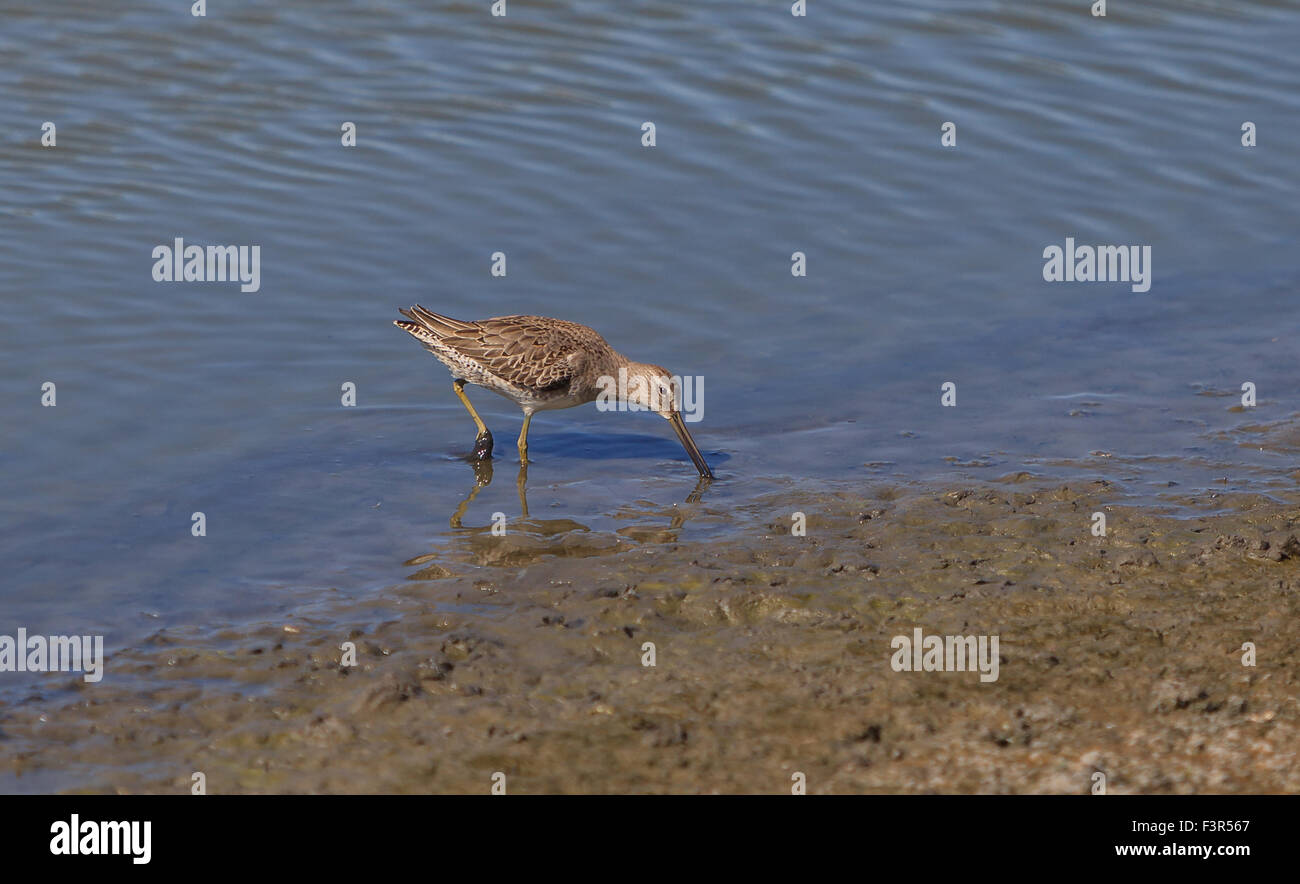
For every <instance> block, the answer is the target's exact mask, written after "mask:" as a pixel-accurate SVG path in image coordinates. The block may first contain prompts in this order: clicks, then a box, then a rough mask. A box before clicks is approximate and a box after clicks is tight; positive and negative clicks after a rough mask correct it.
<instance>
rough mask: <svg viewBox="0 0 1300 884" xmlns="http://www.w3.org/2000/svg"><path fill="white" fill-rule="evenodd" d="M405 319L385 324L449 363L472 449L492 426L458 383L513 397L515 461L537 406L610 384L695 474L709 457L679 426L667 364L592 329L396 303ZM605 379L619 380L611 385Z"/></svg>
mask: <svg viewBox="0 0 1300 884" xmlns="http://www.w3.org/2000/svg"><path fill="white" fill-rule="evenodd" d="M397 312H399V313H401V314H402V315H403V316H405V317H406V319H404V320H403V319H395V320H393V325H395V326H397V327H398V328H400V329H402V330H403V331H407V332H410V334H411V335H412V336H413V337H414V338H415V339H416V340H417V341H419V342H420V343H421V344H422V345H424V349H426V350H428V351H429V352H430V353H432V354H433V355H434V356H436V357H437V358H438V361H439V362H441V363H442V364H443V365H445V366H447V368H448V369H449V370H450V371H451V376H452V385H451V386H452V390H454V391H455V393H456V396H457V398H459V399H460V401H461V404H462V405H464V406H465V409H466V410H467V411H468V412H469V416H470V417H472V418H474V425H475V426H476V427H478V436H477V438H476V439H475V441H474V455H475V457H477V458H478V459H480V460H486V459H488V458H490V457H491V456H492V433H491V432H490V431H489V430H488V428H487V425H486V424H484V423H483V419H482V418H480V417H479V416H478V412H477V411H475V410H474V406H473V405H471V404H470V401H469V397H468V396H466V395H465V385H466V384H474V385H475V386H479V387H485V388H487V389H489V390H491V391H492V392H493V393H499V394H500V395H502V396H504V397H506V398H507V399H509V400H511V401H512V402H514V403H515V404H516V405H518V406H519V408H520V409H521V410H522V411H523V413H524V426H523V429H521V430H520V431H519V463H520V464H521V465H523V466H526V465H527V464H528V424H529V423H530V422H531V421H532V419H533V415H534V414H536V413H537V412H539V411H549V410H551V409H555V408H572V407H573V406H575V405H582V404H584V403H587V402H592V401H595V400H596V399H597V398H599V397H600V396H602V394H607V393H609V392H610V391H611V388H613V393H614V395H615V396H616V397H617V398H618V399H619V400H620V401H623V402H628V403H632V404H634V405H637V406H641V407H643V408H646V409H648V410H651V411H654V412H655V413H657V414H658V415H659V416H660V417H662V418H665V419H666V420H667V421H668V422H669V423H670V424H672V428H673V430H674V431H676V433H677V438H678V439H680V440H681V443H682V447H683V448H685V449H686V453H687V454H688V455H689V456H690V458H691V461H692V462H693V463H694V464H695V468H696V469H697V470H699V471H700V476H701V478H705V479H712V478H713V473H712V471H710V470H709V465H708V464H707V463H706V462H705V461H704V456H703V455H701V454H700V449H699V448H697V447H696V445H695V440H694V439H692V438H691V434H690V433H689V432H688V431H687V429H686V423H685V422H684V421H683V420H682V415H681V412H680V411H679V410H678V407H677V397H676V395H675V393H676V390H675V389H674V387H673V376H672V375H670V374H669V373H668V371H667V369H664V368H661V367H660V366H658V365H649V364H647V363H644V362H633V361H632V360H630V359H628V358H627V357H626V356H623V355H622V354H621V353H618V352H617V351H615V350H614V348H613V347H611V346H610V345H609V344H607V343H605V339H604V338H602V337H601V336H600V335H599V334H598V333H597V332H596V331H595V330H594V329H590V328H588V327H587V326H585V325H579V324H578V323H576V322H566V321H565V320H563V319H550V318H548V317H545V316H498V317H496V318H494V319H480V320H477V321H474V322H465V321H462V320H459V319H452V318H451V317H450V316H442V315H440V314H438V313H434V312H433V311H432V310H425V309H424V308H423V307H421V306H419V305H416V306H414V307H412V308H411V309H410V310H402V309H400V308H399V309H398V311H397ZM613 379H619V380H620V381H625V382H624V383H615V384H612V385H611V381H613Z"/></svg>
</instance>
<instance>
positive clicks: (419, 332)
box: [393, 304, 472, 344]
mask: <svg viewBox="0 0 1300 884" xmlns="http://www.w3.org/2000/svg"><path fill="white" fill-rule="evenodd" d="M397 312H398V313H400V314H402V315H403V316H405V317H406V320H410V321H409V322H408V321H406V320H402V319H394V320H393V325H395V326H397V327H398V328H400V329H402V330H403V331H405V332H409V333H410V334H411V335H412V336H413V337H414V338H416V339H417V340H419V341H420V342H422V343H425V344H437V343H439V342H441V341H442V339H443V338H444V337H447V336H448V335H454V334H456V333H457V332H461V331H465V330H467V329H469V328H471V327H472V323H469V322H461V321H460V320H459V319H452V318H451V317H450V316H443V315H442V314H440V313H434V312H433V311H432V310H425V309H424V308H423V307H421V306H420V305H419V304H416V305H415V306H414V307H412V308H411V309H410V310H403V309H401V308H400V307H399V308H398V309H397Z"/></svg>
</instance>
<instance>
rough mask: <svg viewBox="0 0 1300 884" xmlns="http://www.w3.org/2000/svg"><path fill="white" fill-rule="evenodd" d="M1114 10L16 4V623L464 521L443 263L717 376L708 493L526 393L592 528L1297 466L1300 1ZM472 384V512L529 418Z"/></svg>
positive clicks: (217, 597)
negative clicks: (1065, 482) (426, 317)
mask: <svg viewBox="0 0 1300 884" xmlns="http://www.w3.org/2000/svg"><path fill="white" fill-rule="evenodd" d="M1088 5H1089V4H1087V3H1081V2H1077V0H1068V2H1067V0H1059V2H1057V0H1054V2H1041V3H1034V4H1027V3H999V2H978V0H972V2H962V3H957V2H951V0H950V2H937V0H931V2H919V3H918V2H909V3H906V4H883V3H881V4H861V3H849V2H840V0H814V2H812V3H811V4H810V7H811V9H810V13H809V15H808V16H807V17H806V18H795V17H792V16H791V15H790V14H789V4H788V3H783V2H774V3H763V4H754V3H739V2H736V3H707V4H705V3H682V2H663V0H658V2H654V3H642V2H633V3H618V4H615V3H597V2H581V3H564V2H529V3H512V4H510V5H509V10H510V12H509V15H508V16H507V17H506V18H504V19H499V18H493V17H492V16H491V15H490V14H488V12H487V8H488V4H487V3H485V2H474V3H446V4H437V5H436V6H435V7H434V8H425V7H421V6H418V5H417V4H405V3H397V2H376V3H366V4H357V3H345V2H320V0H313V2H305V0H281V2H266V3H250V4H239V5H236V4H209V9H208V15H207V17H206V18H203V19H198V18H194V17H192V16H191V15H190V14H189V11H188V4H186V3H175V2H161V0H157V2H143V0H142V2H135V3H132V4H98V3H59V4H51V3H47V2H0V22H2V23H3V26H2V27H0V58H3V59H4V62H3V64H0V291H2V292H3V298H0V478H2V482H3V486H2V487H3V492H2V493H0V633H8V634H12V632H13V630H14V629H15V628H16V627H17V626H19V625H22V626H26V627H27V628H28V629H29V630H32V631H47V632H58V633H81V632H93V633H103V634H105V635H106V643H107V644H108V645H109V646H110V647H121V646H124V645H129V644H132V643H134V642H138V641H139V640H140V639H141V638H142V637H144V636H146V635H148V634H150V633H152V632H153V631H156V630H158V629H165V628H173V627H182V626H188V625H194V624H215V623H239V622H246V621H250V620H254V619H259V618H268V617H287V616H290V615H292V614H293V613H294V612H295V611H301V610H302V609H303V608H304V606H312V605H314V606H319V605H322V604H326V603H327V602H328V601H329V599H331V598H334V597H337V596H338V595H340V594H342V595H345V596H349V597H356V596H364V595H366V594H368V593H374V592H377V591H381V590H382V588H383V587H385V586H389V585H392V584H394V583H396V582H398V581H401V580H403V579H405V578H406V577H407V576H408V575H409V574H410V573H411V572H412V571H413V570H414V569H413V568H412V567H410V566H408V565H406V564H404V563H405V562H407V561H408V560H410V559H412V558H414V557H416V556H420V555H428V554H435V555H436V554H437V553H438V551H439V550H440V549H444V548H446V546H447V544H448V543H449V542H450V540H451V538H453V537H454V535H455V533H456V532H455V531H453V529H451V528H450V526H449V518H450V516H451V515H452V513H453V512H454V511H455V509H456V507H457V505H458V504H459V503H460V502H461V501H462V500H463V499H464V498H465V497H466V495H467V494H468V493H469V492H470V490H471V489H472V488H473V487H474V474H473V471H472V470H471V468H470V466H469V465H468V464H466V463H465V462H464V461H463V460H461V459H460V458H461V456H462V455H464V454H465V453H466V452H467V451H468V450H469V449H470V447H471V446H472V443H473V435H474V431H473V425H472V424H471V423H470V422H469V420H468V419H467V417H466V415H465V414H464V411H463V409H462V408H461V406H460V404H459V403H458V402H457V401H456V399H455V397H454V396H453V395H452V393H451V389H450V379H449V377H448V376H447V374H446V372H445V371H444V370H443V369H442V368H441V366H439V365H438V364H437V363H436V362H434V360H432V359H431V358H430V357H429V356H428V355H427V354H426V353H424V351H422V350H421V349H420V348H419V347H418V346H417V345H416V343H415V342H414V341H412V340H410V339H409V338H408V337H407V336H406V335H405V334H404V333H402V332H400V331H399V330H397V329H395V328H394V327H393V326H392V325H391V320H392V319H394V318H396V317H397V313H396V309H397V308H398V307H403V306H408V305H410V304H414V303H421V304H424V305H425V306H427V307H430V308H432V309H435V310H439V311H441V312H445V313H448V314H450V315H452V316H457V317H461V318H478V317H485V316H495V315H503V314H511V313H540V314H544V315H552V316H559V317H562V318H566V319H572V320H576V321H579V322H584V323H587V324H589V325H591V326H593V327H595V328H596V329H598V330H599V331H601V332H602V333H603V334H604V335H605V336H606V337H607V339H608V340H609V341H610V343H611V344H612V345H613V346H614V347H616V348H618V349H620V350H622V351H624V352H625V353H627V354H628V355H629V356H631V357H632V358H634V359H640V360H644V361H652V362H656V363H660V364H663V365H665V366H667V367H669V368H670V369H671V370H672V371H674V372H677V373H681V374H689V375H699V376H702V377H703V378H704V379H705V411H704V415H705V416H704V420H703V421H702V422H701V423H698V424H694V425H692V429H693V432H694V433H695V436H696V439H697V441H698V442H699V443H700V446H701V447H702V448H703V449H704V451H705V453H706V456H707V457H708V458H709V460H710V462H711V463H713V464H714V466H715V470H716V471H717V473H718V475H719V481H718V482H717V483H715V484H714V485H713V486H712V487H710V488H708V489H706V490H705V491H704V493H703V497H702V500H701V502H700V503H699V504H689V505H688V504H685V503H684V501H685V500H686V498H687V496H688V495H689V494H690V493H691V491H692V490H693V488H694V486H695V478H694V471H693V470H692V468H691V466H690V464H689V462H688V461H687V460H686V459H685V456H684V454H682V452H681V451H680V448H679V447H678V446H677V443H676V442H675V440H674V439H673V437H672V435H671V433H670V431H669V430H668V428H667V427H666V426H665V425H664V424H663V422H662V421H660V420H658V419H656V418H654V417H652V416H647V415H623V414H602V413H599V412H597V411H596V410H595V408H594V406H588V407H585V408H582V409H575V410H571V411H567V412H552V413H545V414H543V415H541V416H539V418H538V419H537V420H536V421H534V423H533V430H532V435H531V446H532V454H533V456H534V458H535V460H536V463H535V464H534V465H533V466H532V467H531V468H530V472H529V477H528V493H529V497H528V503H529V506H530V509H531V511H532V516H533V517H539V516H541V517H545V518H550V519H571V520H574V521H575V522H577V523H579V524H581V525H583V526H585V527H588V528H590V529H591V530H592V531H598V532H599V531H604V532H613V531H615V530H616V529H617V528H618V527H623V526H625V525H626V523H627V519H626V518H624V516H625V515H626V509H627V508H628V507H634V508H635V507H644V508H647V509H648V510H653V509H654V508H655V507H659V508H663V507H671V506H672V505H673V504H682V505H683V506H696V507H703V508H704V510H705V511H706V512H707V513H708V517H707V518H697V519H695V520H690V519H688V520H687V521H686V522H685V524H684V525H683V526H681V529H680V536H682V537H684V538H689V537H691V536H719V537H725V536H727V535H728V533H736V532H746V531H751V530H752V529H753V525H752V524H750V522H749V521H748V520H747V518H746V517H744V516H742V515H741V514H740V513H741V508H742V507H743V506H744V504H745V503H746V502H747V501H750V500H752V499H754V498H755V497H757V496H758V495H761V494H767V493H770V492H772V491H774V490H781V489H788V490H789V491H790V493H791V494H792V495H794V496H796V497H797V495H798V494H800V493H804V492H812V491H815V490H817V489H819V488H821V487H824V486H827V485H828V484H831V483H840V484H844V483H848V484H849V486H850V487H852V484H853V483H855V482H861V483H864V484H865V483H875V482H881V481H889V482H896V481H936V482H957V481H966V480H969V479H991V478H996V477H998V476H1002V475H1005V474H1007V473H1013V472H1016V471H1020V470H1025V471H1028V472H1031V473H1033V474H1035V475H1041V476H1043V477H1046V478H1047V479H1056V478H1062V479H1072V478H1074V477H1090V476H1094V475H1105V476H1107V477H1108V478H1111V479H1115V480H1122V491H1123V493H1125V494H1129V495H1132V496H1135V497H1144V496H1146V497H1150V498H1151V499H1158V498H1159V496H1160V495H1161V494H1164V493H1166V491H1165V489H1168V488H1170V487H1173V486H1170V484H1169V483H1171V482H1177V483H1178V485H1177V486H1176V487H1177V488H1178V489H1179V492H1180V493H1191V492H1194V491H1195V490H1196V489H1198V488H1204V487H1209V486H1210V485H1211V484H1212V483H1217V484H1214V487H1216V488H1218V489H1219V490H1225V489H1229V490H1230V489H1243V490H1257V491H1262V492H1265V493H1269V492H1270V491H1273V490H1278V489H1288V490H1289V489H1292V488H1294V486H1295V482H1296V480H1295V478H1293V477H1291V476H1290V474H1291V473H1292V472H1293V471H1294V470H1295V468H1296V455H1297V448H1300V437H1298V436H1297V433H1296V432H1295V430H1294V429H1293V428H1294V427H1295V425H1296V420H1297V413H1298V412H1300V402H1298V394H1297V390H1300V361H1298V360H1297V359H1296V358H1295V355H1296V354H1295V340H1296V335H1295V326H1296V317H1297V312H1296V310H1295V309H1294V298H1295V293H1296V290H1297V283H1300V272H1297V269H1296V264H1295V260H1294V253H1293V250H1294V242H1295V239H1296V234H1297V216H1296V205H1297V188H1296V182H1297V169H1298V168H1300V165H1298V164H1297V152H1296V145H1297V144H1300V92H1298V91H1297V89H1296V88H1295V86H1296V83H1297V82H1300V56H1297V53H1296V52H1295V49H1294V42H1295V39H1294V38H1295V35H1296V34H1297V33H1298V31H1297V24H1300V16H1298V15H1297V9H1296V7H1295V6H1294V4H1290V3H1280V2H1278V3H1250V2H1232V3H1229V2H1199V3H1196V4H1188V3H1185V2H1174V0H1167V2H1154V3H1143V4H1141V5H1140V6H1139V5H1137V4H1122V3H1112V4H1110V6H1111V10H1110V14H1109V15H1108V16H1107V17H1106V18H1105V19H1097V18H1093V17H1092V16H1091V15H1089V13H1088ZM47 120H48V121H52V122H54V123H55V124H56V126H57V145H56V146H55V147H53V148H47V147H42V146H41V144H40V137H41V124H42V123H43V122H45V121H47ZM1247 120H1249V121H1251V122H1253V123H1255V124H1256V126H1257V128H1258V146H1257V147H1254V148H1246V147H1243V146H1242V144H1241V125H1242V123H1243V121H1247ZM344 121H352V122H355V123H356V125H357V132H358V142H357V146H356V147H355V148H345V147H343V146H342V145H341V144H340V127H341V125H342V124H343V122H344ZM646 121H652V122H654V123H655V124H656V139H657V142H656V145H655V146H654V147H653V148H650V147H643V146H642V144H641V137H642V123H643V122H646ZM945 121H952V122H955V123H956V126H957V146H956V147H954V148H947V147H943V146H941V144H940V127H941V125H942V124H943V123H944V122H945ZM1067 236H1073V237H1075V238H1076V239H1077V240H1078V241H1079V242H1081V243H1082V242H1086V243H1092V244H1116V245H1128V244H1140V245H1149V246H1151V248H1152V254H1153V271H1154V275H1153V284H1152V287H1151V290H1150V291H1148V292H1146V293H1135V292H1133V291H1131V289H1130V286H1129V285H1127V284H1121V283H1092V284H1085V283H1077V284H1062V283H1047V282H1044V281H1043V275H1042V269H1043V258H1042V252H1043V249H1044V247H1046V246H1048V245H1051V244H1061V243H1063V241H1064V239H1065V238H1066V237H1067ZM176 237H183V238H184V239H185V240H186V241H187V242H190V243H197V244H205V245H206V244H236V245H259V246H260V247H261V256H262V261H261V276H262V279H261V288H260V290H259V291H257V292H241V291H240V290H239V287H238V285H237V284H232V283H159V282H154V281H153V279H152V278H151V268H152V266H153V259H152V258H151V253H152V250H153V248H154V246H156V245H159V244H170V243H171V242H172V240H173V239H174V238H176ZM497 251H501V252H504V253H505V254H506V255H507V261H508V264H507V267H508V274H507V276H506V277H504V278H494V277H493V276H492V275H491V274H490V272H489V271H490V267H491V256H492V254H493V253H494V252H497ZM795 251H802V252H804V253H805V254H806V255H807V267H808V275H807V276H806V277H805V278H796V277H794V276H792V275H791V272H790V268H791V254H792V253H793V252H795ZM47 381H48V382H53V383H55V384H56V385H57V397H58V398H57V406H55V407H52V408H48V407H42V406H41V404H40V398H41V386H42V384H43V383H45V382H47ZM349 381H350V382H352V383H354V384H355V385H356V388H357V391H358V392H357V395H358V404H357V406H356V407H354V408H345V407H343V406H342V405H341V403H340V396H341V392H340V388H341V385H342V384H344V383H345V382H349ZM949 381H951V382H953V383H954V384H956V389H957V406H956V407H955V408H945V407H942V406H941V405H940V386H941V384H943V383H944V382H949ZM1244 382H1251V383H1254V384H1255V385H1256V387H1257V390H1258V403H1259V404H1258V405H1257V406H1256V407H1255V408H1254V409H1252V410H1248V411H1242V410H1240V409H1238V410H1232V409H1233V406H1236V405H1238V404H1239V402H1238V400H1239V397H1240V395H1241V393H1240V389H1241V385H1242V383H1244ZM471 397H472V398H474V399H475V401H476V402H477V403H478V405H479V408H480V410H481V412H482V413H483V414H484V417H485V418H486V419H487V421H488V423H489V425H490V426H492V427H493V429H494V431H495V433H496V436H497V441H498V451H499V452H500V453H501V454H502V459H501V460H499V461H498V462H497V464H496V468H495V478H494V481H493V483H492V484H491V485H489V486H488V487H487V488H485V489H483V490H482V492H481V493H480V495H479V496H478V497H476V498H475V500H474V502H473V503H472V504H471V506H470V507H469V508H468V511H467V513H466V516H465V524H466V525H478V526H481V525H485V524H487V523H489V522H490V520H491V515H492V513H493V512H496V511H503V512H505V513H507V515H508V516H510V517H511V518H516V517H517V516H518V515H519V505H518V501H517V495H516V490H515V477H514V470H515V465H514V463H513V457H514V452H513V446H512V445H511V444H510V442H511V441H512V440H513V439H514V435H515V433H516V432H517V427H518V421H519V414H518V412H517V410H515V409H514V408H513V406H511V405H510V404H509V403H508V402H506V401H505V400H503V399H499V398H497V397H494V396H490V395H489V394H486V393H484V392H482V391H479V392H478V393H475V392H473V391H472V390H471ZM1256 443H1258V444H1256ZM1225 480H1226V481H1225ZM194 512H203V513H204V514H205V516H206V519H207V536H206V537H202V538H196V537H192V536H191V533H190V526H191V515H192V513H194ZM732 514H735V515H732ZM651 521H653V519H651ZM6 678H7V677H6ZM5 683H12V679H11V680H10V682H0V689H2V688H3V685H4V684H5Z"/></svg>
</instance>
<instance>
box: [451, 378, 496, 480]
mask: <svg viewBox="0 0 1300 884" xmlns="http://www.w3.org/2000/svg"><path fill="white" fill-rule="evenodd" d="M451 388H452V389H453V390H455V391H456V396H457V397H458V398H459V399H460V401H461V404H462V405H464V406H465V410H466V411H468V412H469V416H470V417H472V418H474V425H475V426H476V427H478V436H477V437H476V438H475V439H474V457H475V458H476V459H478V460H489V459H491V457H492V432H491V431H490V430H489V429H488V428H487V424H485V423H483V419H482V418H481V417H479V416H478V412H477V411H475V410H474V406H473V405H470V402H469V397H468V396H466V395H465V382H464V381H463V380H461V379H460V378H457V379H456V380H455V381H453V382H452V385H451Z"/></svg>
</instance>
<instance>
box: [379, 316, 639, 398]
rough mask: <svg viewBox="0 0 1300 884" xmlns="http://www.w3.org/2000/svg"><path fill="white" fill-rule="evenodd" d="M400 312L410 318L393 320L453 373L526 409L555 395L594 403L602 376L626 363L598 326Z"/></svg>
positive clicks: (539, 318) (614, 372)
mask: <svg viewBox="0 0 1300 884" xmlns="http://www.w3.org/2000/svg"><path fill="white" fill-rule="evenodd" d="M398 312H400V313H401V314H402V315H403V316H406V317H407V318H408V319H410V322H403V321H401V320H395V321H394V324H395V325H396V326H397V327H398V328H401V329H404V330H406V331H408V332H410V333H411V334H412V335H413V336H415V338H416V339H418V340H419V341H420V343H421V344H423V345H424V347H425V349H426V350H428V351H429V352H431V353H432V354H433V355H434V356H436V357H438V359H439V360H440V361H441V362H442V363H443V364H444V365H446V366H447V368H448V369H450V370H451V372H452V374H454V375H455V376H456V377H458V378H464V379H465V380H466V381H468V382H469V383H471V384H477V385H478V386H481V387H487V388H488V389H491V390H494V391H495V392H498V393H502V394H504V395H506V396H507V398H510V399H514V400H515V401H517V402H519V403H520V406H521V407H522V406H523V405H524V403H525V402H529V403H535V404H537V405H539V406H543V407H544V405H545V404H546V403H548V402H551V401H554V400H569V401H568V402H567V403H566V404H568V405H579V404H581V403H583V402H591V401H592V400H594V399H595V398H596V395H597V394H598V393H599V392H600V388H599V387H598V386H597V384H596V381H597V379H599V378H600V377H601V376H602V375H610V376H614V375H617V374H618V369H619V367H620V366H626V365H627V364H628V360H627V359H626V358H624V357H623V356H621V355H619V354H618V353H616V352H615V351H614V348H613V347H611V346H609V344H607V343H605V339H604V338H602V337H601V336H600V335H599V334H598V333H596V332H595V331H594V330H592V329H590V328H587V326H585V325H579V324H578V323H576V322H566V321H565V320H563V319H551V318H549V317H546V316H498V317H495V318H493V319H480V320H477V321H475V322H464V321H461V320H459V319H452V318H451V317H450V316H442V315H441V314H438V313H434V312H433V311H431V310H426V309H424V308H423V307H420V306H415V307H412V308H411V309H410V310H399V311H398ZM503 385H504V386H505V387H506V389H501V387H502V386H503ZM521 400H523V401H521ZM539 410H540V409H539Z"/></svg>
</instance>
